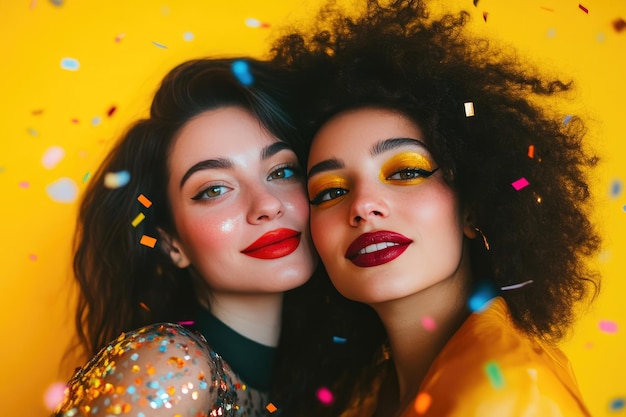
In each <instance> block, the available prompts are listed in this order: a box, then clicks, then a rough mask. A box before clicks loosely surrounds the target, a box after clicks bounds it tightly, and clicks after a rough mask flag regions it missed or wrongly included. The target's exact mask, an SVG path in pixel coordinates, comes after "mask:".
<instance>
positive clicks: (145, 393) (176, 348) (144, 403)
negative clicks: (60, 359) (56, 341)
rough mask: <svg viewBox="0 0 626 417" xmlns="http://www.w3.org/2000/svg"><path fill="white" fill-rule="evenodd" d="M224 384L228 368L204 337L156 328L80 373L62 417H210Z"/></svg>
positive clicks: (116, 344)
mask: <svg viewBox="0 0 626 417" xmlns="http://www.w3.org/2000/svg"><path fill="white" fill-rule="evenodd" d="M222 381H224V382H228V375H227V370H226V364H225V363H223V361H222V360H221V358H220V357H219V355H217V354H216V353H215V352H213V351H211V349H210V347H209V346H208V345H207V344H206V342H205V341H204V340H203V339H202V337H201V336H199V335H197V334H195V333H194V332H192V331H190V330H188V329H186V328H184V327H182V326H180V325H177V324H166V323H163V324H154V325H150V326H146V327H142V328H140V329H138V330H134V331H132V332H127V333H124V334H122V335H120V336H119V337H118V338H117V339H116V340H114V341H112V342H111V343H109V344H108V345H107V346H105V347H104V348H103V349H102V350H101V351H100V352H99V353H98V354H97V355H96V356H94V357H93V358H92V359H91V360H90V361H89V362H88V363H87V364H86V365H85V366H84V367H83V368H81V369H79V370H78V371H77V373H76V374H75V375H74V377H73V378H72V379H71V380H70V382H69V384H68V390H67V396H66V399H65V401H64V403H63V404H62V406H61V407H60V409H59V411H58V413H57V416H74V415H76V416H82V415H89V416H93V417H97V416H106V415H110V414H121V413H126V412H130V411H131V410H132V412H133V414H135V415H141V412H142V411H146V413H144V414H145V415H150V416H155V417H158V416H171V415H175V414H177V413H178V414H179V415H181V416H195V415H205V414H206V412H207V410H210V409H211V407H212V406H213V405H214V404H215V403H216V400H217V396H218V392H220V390H218V389H216V388H215V385H216V384H219V385H222V384H221V382H222ZM228 385H230V384H227V385H226V386H228ZM223 391H224V390H222V392H220V394H219V395H222V394H226V393H227V390H226V392H223ZM148 411H149V413H148Z"/></svg>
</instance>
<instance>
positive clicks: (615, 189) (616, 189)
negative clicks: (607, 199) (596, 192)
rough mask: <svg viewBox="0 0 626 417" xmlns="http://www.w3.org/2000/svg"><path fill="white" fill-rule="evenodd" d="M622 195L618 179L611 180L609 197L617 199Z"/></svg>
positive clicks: (620, 183)
mask: <svg viewBox="0 0 626 417" xmlns="http://www.w3.org/2000/svg"><path fill="white" fill-rule="evenodd" d="M621 193H622V182H621V181H620V180H618V179H615V180H613V182H612V183H611V197H613V198H615V197H619V195H620V194H621Z"/></svg>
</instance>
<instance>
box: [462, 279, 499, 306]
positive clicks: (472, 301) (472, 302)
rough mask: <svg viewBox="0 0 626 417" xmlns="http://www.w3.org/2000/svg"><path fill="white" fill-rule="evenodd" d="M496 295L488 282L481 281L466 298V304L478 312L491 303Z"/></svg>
mask: <svg viewBox="0 0 626 417" xmlns="http://www.w3.org/2000/svg"><path fill="white" fill-rule="evenodd" d="M496 295H497V294H496V292H495V290H494V288H493V287H492V286H491V285H490V284H489V283H487V282H482V283H480V284H479V285H478V286H477V287H476V289H475V290H474V292H473V294H472V295H471V296H470V297H469V299H468V300H467V305H468V307H469V308H470V310H471V311H473V312H475V313H480V312H482V311H485V310H486V309H487V308H488V307H489V306H490V305H491V303H492V302H493V299H494V297H495V296H496Z"/></svg>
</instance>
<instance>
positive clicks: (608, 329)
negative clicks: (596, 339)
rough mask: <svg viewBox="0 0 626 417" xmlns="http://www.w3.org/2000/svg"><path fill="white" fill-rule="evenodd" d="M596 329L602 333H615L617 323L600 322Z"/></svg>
mask: <svg viewBox="0 0 626 417" xmlns="http://www.w3.org/2000/svg"><path fill="white" fill-rule="evenodd" d="M598 327H599V328H600V330H601V331H603V332H604V333H617V323H616V322H614V321H612V320H600V322H599V323H598Z"/></svg>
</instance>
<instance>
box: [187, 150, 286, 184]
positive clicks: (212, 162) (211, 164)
mask: <svg viewBox="0 0 626 417" xmlns="http://www.w3.org/2000/svg"><path fill="white" fill-rule="evenodd" d="M285 149H291V148H290V147H289V145H287V144H286V143H285V142H281V141H278V142H274V143H272V144H271V145H268V146H266V147H264V148H263V149H262V150H261V160H262V161H265V160H267V159H269V158H271V157H272V156H274V155H276V154H277V153H278V152H280V151H283V150H285ZM233 166H234V164H233V161H232V160H230V159H228V158H217V159H206V160H204V161H200V162H198V163H196V164H194V165H193V166H192V167H191V168H189V169H188V170H187V172H185V175H183V177H182V178H181V180H180V188H183V185H185V182H186V181H187V180H188V179H189V177H191V176H192V175H193V174H195V173H196V172H198V171H203V170H207V169H232V168H233Z"/></svg>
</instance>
